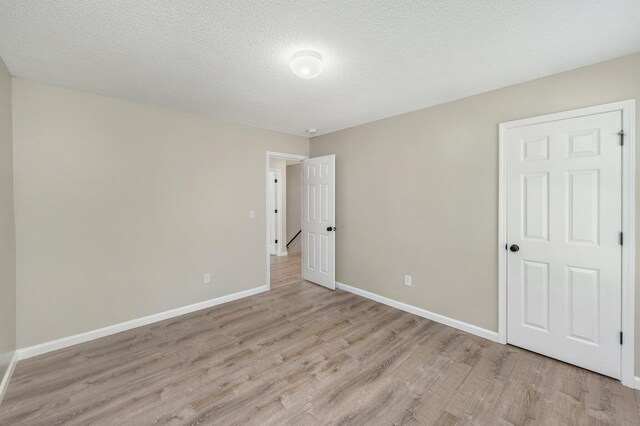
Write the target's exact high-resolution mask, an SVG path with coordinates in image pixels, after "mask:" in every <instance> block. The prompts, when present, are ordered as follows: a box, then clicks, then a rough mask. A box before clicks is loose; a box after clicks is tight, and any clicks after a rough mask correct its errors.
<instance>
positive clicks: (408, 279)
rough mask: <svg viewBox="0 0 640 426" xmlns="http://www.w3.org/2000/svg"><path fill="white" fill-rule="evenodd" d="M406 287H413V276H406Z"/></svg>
mask: <svg viewBox="0 0 640 426" xmlns="http://www.w3.org/2000/svg"><path fill="white" fill-rule="evenodd" d="M404 285H406V286H407V287H411V275H405V276H404Z"/></svg>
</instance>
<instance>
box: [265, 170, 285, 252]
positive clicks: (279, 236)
mask: <svg viewBox="0 0 640 426" xmlns="http://www.w3.org/2000/svg"><path fill="white" fill-rule="evenodd" d="M269 172H271V173H274V174H276V176H277V177H276V179H278V182H277V183H276V187H277V189H276V210H278V213H273V212H272V211H271V208H272V207H271V206H269V207H268V210H267V217H268V216H271V215H272V214H277V215H278V216H276V221H277V225H276V238H275V239H276V240H278V243H277V244H276V256H285V255H286V254H287V252H286V250H283V249H282V248H283V247H284V248H285V249H286V247H287V242H286V241H285V242H284V245H283V244H282V241H284V239H285V238H287V236H286V235H284V227H285V225H286V224H285V223H284V220H283V219H282V218H283V216H282V212H283V211H284V206H283V205H282V194H283V187H282V181H283V179H282V171H281V170H280V169H269ZM269 190H271V187H269ZM270 195H271V194H269V196H270ZM269 220H271V219H269ZM269 238H273V237H272V236H269Z"/></svg>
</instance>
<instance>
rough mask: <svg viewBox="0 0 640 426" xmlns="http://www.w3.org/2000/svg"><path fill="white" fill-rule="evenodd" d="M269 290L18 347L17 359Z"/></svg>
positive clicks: (262, 289)
mask: <svg viewBox="0 0 640 426" xmlns="http://www.w3.org/2000/svg"><path fill="white" fill-rule="evenodd" d="M268 290H269V286H267V285H264V286H261V287H255V288H251V289H249V290H244V291H240V292H238V293H233V294H228V295H226V296H221V297H216V298H215V299H210V300H205V301H204V302H199V303H194V304H192V305H187V306H183V307H181V308H176V309H171V310H169V311H164V312H160V313H157V314H153V315H148V316H146V317H142V318H137V319H134V320H131V321H125V322H121V323H119V324H114V325H110V326H107V327H103V328H99V329H96V330H91V331H87V332H85V333H80V334H75V335H73V336H68V337H63V338H61V339H57V340H52V341H49V342H45V343H40V344H38V345H34V346H29V347H26V348H22V349H18V350H17V351H16V353H17V355H18V359H26V358H31V357H34V356H37V355H42V354H45V353H47V352H51V351H55V350H58V349H62V348H66V347H68V346H73V345H77V344H78V343H84V342H88V341H90V340H95V339H99V338H101V337H105V336H110V335H112V334H116V333H120V332H122V331H127V330H131V329H132V328H136V327H141V326H143V325H148V324H151V323H154V322H158V321H163V320H166V319H169V318H173V317H177V316H180V315H184V314H188V313H191V312H195V311H199V310H201V309H206V308H210V307H212V306H216V305H221V304H223V303H227V302H231V301H233V300H237V299H242V298H244V297H248V296H253V295H254V294H258V293H262V292H265V291H268Z"/></svg>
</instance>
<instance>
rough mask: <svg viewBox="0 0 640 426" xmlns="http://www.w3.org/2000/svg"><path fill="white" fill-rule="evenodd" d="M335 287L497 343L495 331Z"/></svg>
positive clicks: (347, 287) (407, 305) (378, 296)
mask: <svg viewBox="0 0 640 426" xmlns="http://www.w3.org/2000/svg"><path fill="white" fill-rule="evenodd" d="M336 287H337V288H339V289H341V290H344V291H348V292H349V293H353V294H357V295H358V296H362V297H366V298H367V299H371V300H374V301H376V302H379V303H382V304H385V305H388V306H391V307H393V308H396V309H400V310H401V311H405V312H409V313H411V314H414V315H418V316H421V317H423V318H427V319H430V320H432V321H435V322H439V323H441V324H444V325H448V326H449V327H453V328H457V329H458V330H462V331H466V332H467V333H471V334H475V335H476V336H480V337H483V338H485V339H489V340H491V341H494V342H497V341H498V333H497V332H495V331H491V330H487V329H486V328H482V327H478V326H477V325H473V324H469V323H467V322H464V321H460V320H457V319H453V318H449V317H446V316H444V315H440V314H436V313H434V312H431V311H427V310H426V309H422V308H417V307H415V306H412V305H409V304H407V303H403V302H398V301H397V300H393V299H389V298H387V297H384V296H380V295H379V294H375V293H371V292H370V291H366V290H362V289H359V288H356V287H351V286H350V285H346V284H342V283H339V282H337V281H336Z"/></svg>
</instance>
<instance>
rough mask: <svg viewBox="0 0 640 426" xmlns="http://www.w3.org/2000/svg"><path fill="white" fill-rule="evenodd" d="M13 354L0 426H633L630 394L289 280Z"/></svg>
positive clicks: (584, 374)
mask: <svg viewBox="0 0 640 426" xmlns="http://www.w3.org/2000/svg"><path fill="white" fill-rule="evenodd" d="M274 287H275V288H273V289H272V290H271V291H269V292H268V293H262V294H260V295H256V296H253V297H250V298H246V299H242V300H238V301H235V302H231V303H227V304H225V305H220V306H217V307H214V308H210V309H206V310H202V311H198V312H194V313H192V314H188V315H185V316H182V317H178V318H173V319H169V320H166V321H163V322H159V323H155V324H152V325H149V326H145V327H140V328H137V329H134V330H130V331H127V332H123V333H119V334H116V335H113V336H109V337H105V338H102V339H99V340H95V341H92V342H88V343H84V344H81V345H77V346H74V347H70V348H66V349H62V350H59V351H56V352H52V353H49V354H45V355H41V356H39V357H35V358H31V359H28V360H24V361H20V362H19V363H18V365H17V368H16V370H15V373H14V375H13V378H12V380H11V382H10V384H9V387H8V390H7V394H6V396H5V400H4V401H3V403H2V405H1V406H0V424H1V425H15V424H24V425H61V424H65V425H67V424H68V425H155V424H168V425H196V424H199V425H202V424H215V425H236V424H251V425H269V424H273V425H316V424H345V425H346V424H354V425H392V424H398V425H399V424H416V425H418V424H420V425H430V424H440V425H453V424H476V425H525V424H527V425H529V424H543V425H587V424H589V425H607V424H611V425H638V424H640V414H639V412H640V410H639V398H640V392H638V391H634V390H632V389H629V388H626V387H623V386H622V385H621V384H620V383H619V382H617V381H615V380H613V379H610V378H607V377H604V376H600V375H598V374H595V373H591V372H589V371H586V370H583V369H580V368H577V367H573V366H571V365H568V364H564V363H562V362H558V361H555V360H552V359H549V358H545V357H543V356H540V355H536V354H533V353H530V352H527V351H525V350H521V349H518V348H515V347H512V346H505V345H500V344H497V343H493V342H490V341H487V340H484V339H481V338H479V337H476V336H473V335H470V334H467V333H464V332H461V331H458V330H455V329H453V328H450V327H447V326H444V325H441V324H437V323H435V322H432V321H429V320H426V319H424V318H420V317H417V316H414V315H411V314H408V313H405V312H402V311H399V310H396V309H393V308H390V307H387V306H385V305H381V304H379V303H375V302H372V301H370V300H367V299H364V298H361V297H358V296H356V295H353V294H350V293H346V292H344V291H340V290H336V291H335V292H332V291H329V290H326V289H324V288H322V287H319V286H316V285H313V284H310V283H307V282H304V281H298V282H295V283H294V284H290V285H281V286H274Z"/></svg>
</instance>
